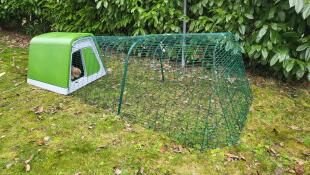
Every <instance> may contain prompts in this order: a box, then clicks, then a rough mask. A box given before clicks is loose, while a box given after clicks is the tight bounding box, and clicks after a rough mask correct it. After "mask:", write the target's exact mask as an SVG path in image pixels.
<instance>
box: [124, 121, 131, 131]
mask: <svg viewBox="0 0 310 175" xmlns="http://www.w3.org/2000/svg"><path fill="white" fill-rule="evenodd" d="M124 130H125V131H127V132H132V131H133V128H132V127H131V125H130V124H129V123H125V129H124Z"/></svg>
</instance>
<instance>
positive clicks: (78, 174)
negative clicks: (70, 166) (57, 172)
mask: <svg viewBox="0 0 310 175" xmlns="http://www.w3.org/2000/svg"><path fill="white" fill-rule="evenodd" d="M74 175H82V173H81V172H77V173H75V174H74Z"/></svg>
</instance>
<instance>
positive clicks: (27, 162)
mask: <svg viewBox="0 0 310 175" xmlns="http://www.w3.org/2000/svg"><path fill="white" fill-rule="evenodd" d="M33 157H34V155H33V154H32V155H31V156H30V157H29V159H27V160H25V164H29V163H30V161H31V160H32V159H33Z"/></svg>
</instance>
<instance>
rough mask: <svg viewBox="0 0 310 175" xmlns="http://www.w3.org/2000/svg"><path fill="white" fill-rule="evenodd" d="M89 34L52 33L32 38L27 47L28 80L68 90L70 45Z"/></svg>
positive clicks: (89, 34)
mask: <svg viewBox="0 0 310 175" xmlns="http://www.w3.org/2000/svg"><path fill="white" fill-rule="evenodd" d="M89 36H93V34H91V33H62V32H61V33H60V32H52V33H46V34H42V35H39V36H36V37H34V38H33V39H32V40H31V42H30V47H29V62H28V64H29V65H28V69H29V70H28V78H30V79H32V80H36V81H40V82H43V83H47V84H50V85H54V86H57V87H62V88H68V86H69V78H68V77H69V76H70V75H69V74H70V73H69V72H70V58H71V50H72V43H73V42H74V41H76V40H78V39H80V38H83V37H89Z"/></svg>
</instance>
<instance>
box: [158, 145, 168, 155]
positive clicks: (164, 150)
mask: <svg viewBox="0 0 310 175" xmlns="http://www.w3.org/2000/svg"><path fill="white" fill-rule="evenodd" d="M159 151H160V152H161V153H165V152H167V151H168V146H167V145H164V146H162V147H160V150H159Z"/></svg>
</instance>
